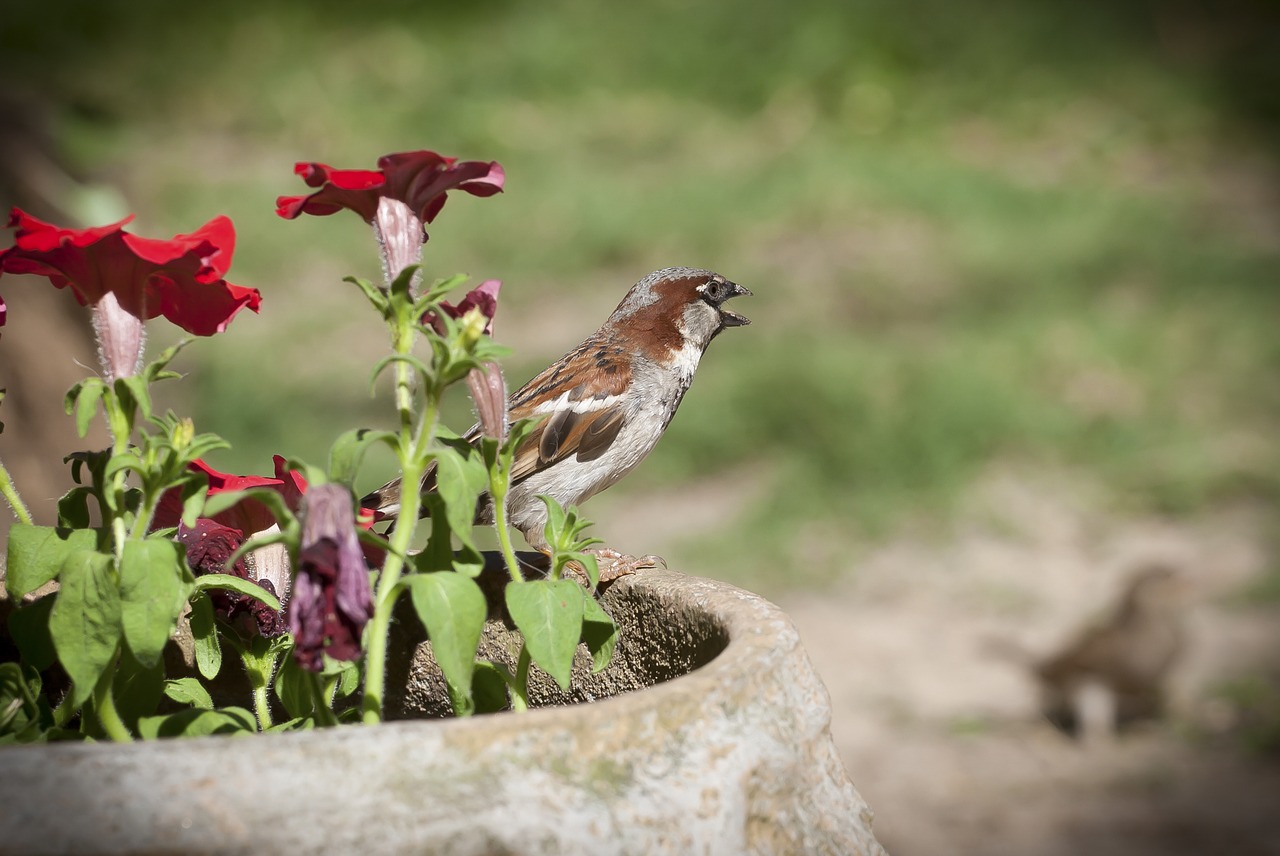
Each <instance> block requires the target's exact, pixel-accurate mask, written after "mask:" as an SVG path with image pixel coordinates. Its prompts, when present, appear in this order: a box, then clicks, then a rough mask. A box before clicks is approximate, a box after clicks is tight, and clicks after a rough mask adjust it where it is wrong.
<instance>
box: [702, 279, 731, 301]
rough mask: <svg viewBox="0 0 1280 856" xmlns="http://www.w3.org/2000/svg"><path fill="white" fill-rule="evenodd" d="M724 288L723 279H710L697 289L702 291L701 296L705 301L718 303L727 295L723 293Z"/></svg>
mask: <svg viewBox="0 0 1280 856" xmlns="http://www.w3.org/2000/svg"><path fill="white" fill-rule="evenodd" d="M726 288H727V285H726V283H725V282H724V280H720V279H710V280H707V282H706V283H705V284H704V285H703V286H702V287H701V288H700V289H698V290H699V291H701V292H702V297H703V299H705V300H706V301H707V302H709V303H715V304H719V303H721V302H723V301H724V299H725V298H726V297H727V296H728V295H727V294H726V293H725V292H726Z"/></svg>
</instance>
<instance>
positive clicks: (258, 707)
mask: <svg viewBox="0 0 1280 856" xmlns="http://www.w3.org/2000/svg"><path fill="white" fill-rule="evenodd" d="M253 713H254V715H255V716H256V717H258V730H259V731H266V730H267V729H268V728H270V727H271V726H272V722H271V699H270V698H269V697H268V695H267V686H266V685H265V684H264V685H263V686H255V687H254V688H253Z"/></svg>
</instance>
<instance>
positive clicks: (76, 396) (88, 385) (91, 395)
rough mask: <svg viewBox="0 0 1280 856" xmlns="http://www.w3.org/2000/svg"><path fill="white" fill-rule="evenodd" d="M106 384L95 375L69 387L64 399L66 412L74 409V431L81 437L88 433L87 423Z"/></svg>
mask: <svg viewBox="0 0 1280 856" xmlns="http://www.w3.org/2000/svg"><path fill="white" fill-rule="evenodd" d="M106 388H107V387H106V384H105V383H103V382H102V381H101V380H100V379H98V378H96V377H92V378H88V379H86V380H83V381H81V382H80V383H78V384H76V385H75V386H73V387H71V391H70V392H68V393H67V398H66V401H65V405H66V410H67V414H68V415H70V413H71V411H72V410H73V409H74V410H75V413H76V431H77V432H78V433H79V435H80V436H81V437H83V436H85V435H86V434H88V433H89V423H90V422H92V421H93V416H94V414H95V413H96V412H97V404H98V401H99V400H101V398H102V394H103V393H104V392H106Z"/></svg>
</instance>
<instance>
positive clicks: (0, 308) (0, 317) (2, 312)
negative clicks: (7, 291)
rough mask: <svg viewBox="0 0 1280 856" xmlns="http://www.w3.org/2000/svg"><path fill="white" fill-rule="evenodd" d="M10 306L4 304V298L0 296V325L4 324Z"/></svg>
mask: <svg viewBox="0 0 1280 856" xmlns="http://www.w3.org/2000/svg"><path fill="white" fill-rule="evenodd" d="M8 311H9V310H8V307H6V306H5V305H4V298H3V297H0V327H3V326H4V320H5V316H6V315H7V314H8Z"/></svg>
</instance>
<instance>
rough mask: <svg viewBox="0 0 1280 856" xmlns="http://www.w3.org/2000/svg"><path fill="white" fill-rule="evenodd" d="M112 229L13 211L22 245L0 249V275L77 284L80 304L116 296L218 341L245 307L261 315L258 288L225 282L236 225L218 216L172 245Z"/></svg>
mask: <svg viewBox="0 0 1280 856" xmlns="http://www.w3.org/2000/svg"><path fill="white" fill-rule="evenodd" d="M132 219H133V218H132V217H126V218H125V219H124V220H121V221H120V222H118V223H113V224H111V225H110V226H98V227H95V228H90V229H64V228H60V227H58V226H53V225H50V224H49V223H45V222H42V221H40V220H37V219H36V218H35V217H32V216H31V215H30V214H27V213H26V212H24V211H22V210H20V209H18V208H14V209H13V212H12V214H11V215H10V218H9V226H10V227H11V228H16V229H17V233H16V234H15V239H16V243H15V244H14V246H12V247H10V248H9V249H7V250H0V274H3V273H11V274H24V273H25V274H37V275H39V276H45V277H48V278H49V280H50V281H51V282H52V283H53V284H54V285H55V286H57V287H58V288H65V287H67V286H70V287H71V290H72V292H73V293H74V294H75V296H76V299H77V300H79V301H80V303H81V305H84V306H88V305H93V306H97V305H98V304H99V303H101V301H102V300H103V298H104V297H106V296H107V295H112V296H114V298H115V301H116V302H117V303H118V304H119V307H120V309H122V310H123V311H124V312H126V313H128V314H129V315H131V316H133V317H135V318H138V319H141V320H146V319H150V318H155V317H156V316H157V315H163V316H164V317H165V318H168V319H169V320H170V321H172V322H173V323H174V324H177V325H178V326H179V327H181V328H182V329H184V330H186V331H187V332H188V333H192V334H194V335H197V336H211V335H213V334H214V333H220V332H222V331H223V330H225V329H226V327H227V324H229V323H230V322H231V319H232V318H233V317H234V316H235V314H236V313H237V312H239V311H240V310H241V309H243V308H244V307H246V306H247V307H249V308H250V309H252V310H253V311H254V312H257V311H258V306H259V304H260V302H261V295H260V294H259V293H258V290H257V289H256V288H243V287H241V286H238V285H232V284H231V283H229V282H227V281H226V280H225V279H223V276H224V275H225V274H226V272H227V268H229V267H230V266H231V255H232V253H233V252H234V250H235V238H236V236H235V227H234V226H232V223H231V221H230V220H229V219H227V218H226V217H215V218H214V219H212V220H210V221H209V222H208V223H206V224H205V225H203V226H201V227H200V228H199V229H198V230H196V231H195V232H193V233H192V234H190V235H175V236H174V237H173V238H172V239H170V240H167V241H162V240H156V239H152V238H141V237H138V236H137V235H131V234H129V233H127V232H125V231H124V228H123V227H124V225H125V224H126V223H128V222H129V221H130V220H132Z"/></svg>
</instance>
